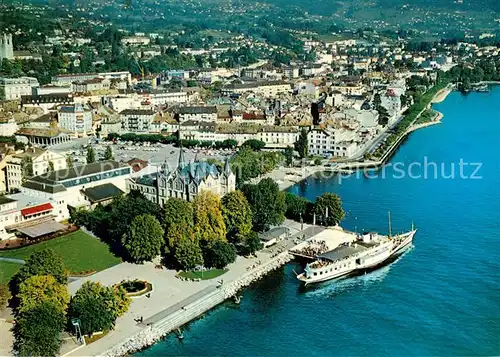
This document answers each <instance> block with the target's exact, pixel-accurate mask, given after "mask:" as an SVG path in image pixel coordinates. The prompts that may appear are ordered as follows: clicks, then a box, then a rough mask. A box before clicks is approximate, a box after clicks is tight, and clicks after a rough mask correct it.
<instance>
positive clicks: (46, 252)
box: [12, 249, 68, 293]
mask: <svg viewBox="0 0 500 357" xmlns="http://www.w3.org/2000/svg"><path fill="white" fill-rule="evenodd" d="M35 275H52V276H53V277H54V278H55V279H56V281H57V282H58V283H60V284H67V283H68V275H67V272H66V267H65V266H64V262H63V260H62V258H61V257H60V256H59V255H58V254H56V253H55V252H54V251H53V250H52V249H43V250H39V251H38V252H34V253H33V254H31V255H30V256H29V258H28V259H27V260H26V264H24V265H23V266H22V267H21V269H19V271H18V272H17V274H16V275H15V276H14V277H13V278H12V283H13V286H14V289H13V292H14V293H17V291H18V288H19V285H20V284H21V283H22V282H23V281H25V280H26V279H28V278H30V277H32V276H35Z"/></svg>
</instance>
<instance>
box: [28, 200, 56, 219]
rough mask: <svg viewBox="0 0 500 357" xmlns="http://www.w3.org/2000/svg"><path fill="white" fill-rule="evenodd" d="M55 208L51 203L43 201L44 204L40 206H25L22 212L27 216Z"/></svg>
mask: <svg viewBox="0 0 500 357" xmlns="http://www.w3.org/2000/svg"><path fill="white" fill-rule="evenodd" d="M53 208H54V207H52V205H51V204H50V203H43V204H41V205H38V206H33V207H27V208H23V209H22V210H21V214H22V215H23V216H25V217H26V216H31V215H32V214H36V213H42V212H47V211H50V210H52V209H53Z"/></svg>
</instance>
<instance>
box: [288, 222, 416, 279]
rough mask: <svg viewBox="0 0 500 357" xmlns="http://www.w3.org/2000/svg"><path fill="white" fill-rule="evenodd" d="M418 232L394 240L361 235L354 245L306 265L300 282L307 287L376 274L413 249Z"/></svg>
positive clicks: (340, 248)
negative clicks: (377, 269)
mask: <svg viewBox="0 0 500 357" xmlns="http://www.w3.org/2000/svg"><path fill="white" fill-rule="evenodd" d="M416 232H417V230H416V229H414V228H413V227H412V229H411V231H409V232H406V233H403V234H400V235H396V236H394V237H391V234H389V236H381V235H378V234H376V233H367V234H364V235H360V236H358V238H357V240H355V241H353V242H350V243H343V244H341V245H339V246H338V247H337V248H335V249H333V250H331V251H329V252H326V253H324V254H320V255H318V256H317V257H316V260H315V261H314V262H313V263H310V264H307V265H306V268H305V269H304V272H303V273H302V274H298V275H297V279H299V280H300V281H302V282H304V283H305V285H308V284H312V283H319V282H323V281H327V280H331V279H338V278H341V277H345V276H347V275H351V274H355V273H359V272H362V271H368V270H373V269H375V268H376V267H378V266H381V265H383V264H384V263H387V262H388V261H389V260H391V259H392V258H395V257H396V256H398V255H400V254H402V253H403V252H404V251H405V250H406V249H407V248H408V247H410V245H411V243H412V241H413V237H414V235H415V233H416Z"/></svg>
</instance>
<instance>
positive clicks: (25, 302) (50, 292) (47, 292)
mask: <svg viewBox="0 0 500 357" xmlns="http://www.w3.org/2000/svg"><path fill="white" fill-rule="evenodd" d="M17 297H18V298H19V302H20V303H19V312H21V313H22V312H25V311H28V310H31V309H33V308H34V307H36V306H37V305H38V304H40V303H42V302H44V301H51V302H53V303H54V304H55V305H56V306H58V307H59V308H60V309H61V311H66V308H67V307H68V303H69V293H68V289H67V288H66V286H65V285H63V284H60V283H58V282H57V281H56V279H55V278H54V277H53V276H52V275H34V276H32V277H30V278H28V279H26V280H25V281H24V282H22V283H21V285H20V286H19V293H18V294H17Z"/></svg>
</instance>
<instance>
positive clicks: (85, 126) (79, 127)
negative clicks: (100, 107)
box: [57, 104, 92, 137]
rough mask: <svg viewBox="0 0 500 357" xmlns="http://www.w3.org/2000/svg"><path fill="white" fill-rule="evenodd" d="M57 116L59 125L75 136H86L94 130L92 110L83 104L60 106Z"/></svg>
mask: <svg viewBox="0 0 500 357" xmlns="http://www.w3.org/2000/svg"><path fill="white" fill-rule="evenodd" d="M57 118H58V122H59V127H60V128H61V129H65V130H67V131H68V132H69V133H70V134H71V135H73V136H75V137H84V136H87V135H89V134H90V133H91V132H92V112H91V111H90V110H87V109H85V108H83V106H82V105H81V104H74V105H68V106H63V107H60V108H59V110H58V111H57Z"/></svg>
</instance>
